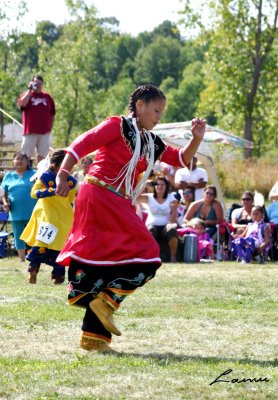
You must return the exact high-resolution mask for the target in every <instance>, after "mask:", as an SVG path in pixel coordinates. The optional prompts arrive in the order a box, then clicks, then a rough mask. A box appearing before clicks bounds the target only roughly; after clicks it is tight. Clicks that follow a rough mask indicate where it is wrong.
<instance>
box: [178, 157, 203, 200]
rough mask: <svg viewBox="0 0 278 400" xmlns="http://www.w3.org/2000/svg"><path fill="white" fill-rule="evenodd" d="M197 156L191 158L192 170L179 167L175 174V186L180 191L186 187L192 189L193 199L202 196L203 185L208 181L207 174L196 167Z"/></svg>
mask: <svg viewBox="0 0 278 400" xmlns="http://www.w3.org/2000/svg"><path fill="white" fill-rule="evenodd" d="M197 161H198V158H197V157H196V156H194V157H193V159H192V170H191V171H190V170H189V169H188V168H180V169H178V170H177V172H176V174H175V187H176V188H177V189H180V193H181V196H182V192H183V190H184V189H186V188H192V189H194V201H196V200H200V199H202V198H203V193H204V187H205V186H206V184H207V183H208V175H207V173H206V171H205V170H204V169H203V168H199V167H197Z"/></svg>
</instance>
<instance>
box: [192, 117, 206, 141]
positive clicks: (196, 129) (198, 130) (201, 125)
mask: <svg viewBox="0 0 278 400" xmlns="http://www.w3.org/2000/svg"><path fill="white" fill-rule="evenodd" d="M206 123H207V121H206V120H205V119H200V118H194V119H193V120H192V126H191V132H192V135H193V136H194V137H196V138H199V139H203V137H204V134H205V130H206Z"/></svg>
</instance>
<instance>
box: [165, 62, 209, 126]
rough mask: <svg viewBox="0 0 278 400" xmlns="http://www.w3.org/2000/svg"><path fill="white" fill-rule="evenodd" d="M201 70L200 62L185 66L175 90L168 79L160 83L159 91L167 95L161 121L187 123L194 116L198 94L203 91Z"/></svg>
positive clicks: (198, 99)
mask: <svg viewBox="0 0 278 400" xmlns="http://www.w3.org/2000/svg"><path fill="white" fill-rule="evenodd" d="M201 70H202V63H201V62H200V61H196V62H194V63H191V64H189V65H188V66H186V67H185V68H184V71H183V76H182V79H181V81H180V82H179V85H178V87H177V88H176V87H173V86H172V88H171V87H170V84H169V80H168V79H167V80H165V81H163V82H162V84H161V89H162V90H164V91H165V93H166V94H167V105H166V110H165V113H164V115H163V121H165V122H166V121H167V122H173V121H175V122H181V121H187V120H189V119H192V118H193V117H194V116H195V115H196V110H197V106H198V103H199V101H200V93H201V91H202V90H203V89H204V82H203V75H202V73H200V71H201ZM172 83H174V81H172Z"/></svg>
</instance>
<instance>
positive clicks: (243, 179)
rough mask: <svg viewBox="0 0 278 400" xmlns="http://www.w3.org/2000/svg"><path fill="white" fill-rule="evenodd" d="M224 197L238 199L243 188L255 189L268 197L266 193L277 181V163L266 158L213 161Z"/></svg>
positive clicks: (252, 190)
mask: <svg viewBox="0 0 278 400" xmlns="http://www.w3.org/2000/svg"><path fill="white" fill-rule="evenodd" d="M215 168H216V171H217V176H218V179H219V182H220V185H221V188H222V190H223V194H224V197H226V198H232V199H240V197H241V195H242V193H243V192H244V191H245V190H250V191H251V192H254V191H255V190H257V191H258V192H260V193H262V194H263V195H264V197H265V199H266V200H267V199H268V193H269V191H270V189H271V187H272V186H273V185H274V183H275V182H276V181H277V165H276V166H275V165H274V163H273V161H269V160H267V159H257V160H253V159H248V160H244V159H240V158H235V159H233V160H232V159H228V160H227V159H225V160H223V159H222V160H220V159H219V160H217V161H216V163H215Z"/></svg>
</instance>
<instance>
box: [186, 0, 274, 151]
mask: <svg viewBox="0 0 278 400" xmlns="http://www.w3.org/2000/svg"><path fill="white" fill-rule="evenodd" d="M188 4H189V2H187V6H188ZM209 6H210V10H211V15H210V18H211V21H212V23H211V25H210V27H209V30H208V29H204V28H203V30H202V35H203V39H204V40H205V41H206V42H209V49H208V51H207V54H206V63H205V65H204V72H205V76H206V78H205V83H206V88H205V90H204V91H203V93H202V94H201V102H200V104H199V107H198V108H199V111H200V112H201V113H206V114H207V115H214V116H215V117H216V118H217V121H218V123H219V124H220V125H221V126H222V127H223V128H225V129H227V130H232V131H234V132H235V133H237V134H238V133H242V136H244V138H245V139H247V140H252V141H254V143H255V151H256V153H257V155H260V154H261V153H262V152H263V151H265V150H266V149H267V141H268V139H270V138H271V134H272V132H271V129H270V125H269V121H268V118H265V111H266V107H267V108H268V107H269V106H273V102H272V101H271V100H270V99H271V97H272V96H273V93H271V92H274V93H275V92H277V65H278V63H277V61H278V60H277V15H278V2H277V0H252V1H251V0H236V1H230V0H214V1H210V3H209ZM195 20H197V21H198V23H199V24H200V19H198V18H196V19H195ZM200 26H201V25H200ZM270 86H271V88H270ZM245 155H246V157H249V156H250V155H251V152H250V151H249V150H247V151H246V154H245Z"/></svg>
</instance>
